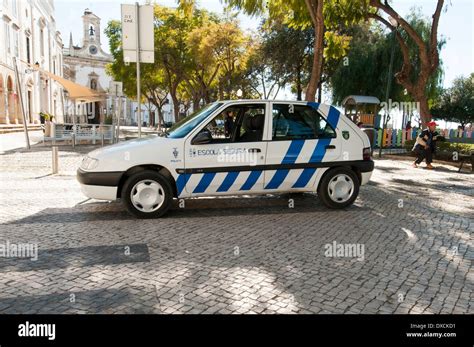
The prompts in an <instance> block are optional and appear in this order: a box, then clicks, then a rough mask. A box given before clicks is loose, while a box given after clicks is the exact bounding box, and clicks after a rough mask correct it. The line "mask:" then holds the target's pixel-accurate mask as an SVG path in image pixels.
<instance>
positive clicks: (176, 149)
mask: <svg viewBox="0 0 474 347" xmlns="http://www.w3.org/2000/svg"><path fill="white" fill-rule="evenodd" d="M178 154H179V152H178V148H176V147H174V148H173V155H174V158H175V159H176V158H178Z"/></svg>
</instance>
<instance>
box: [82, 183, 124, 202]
mask: <svg viewBox="0 0 474 347" xmlns="http://www.w3.org/2000/svg"><path fill="white" fill-rule="evenodd" d="M117 189H118V187H107V186H91V185H87V184H81V190H82V193H83V194H84V195H85V196H87V197H88V198H90V199H97V200H109V201H112V200H116V199H117Z"/></svg>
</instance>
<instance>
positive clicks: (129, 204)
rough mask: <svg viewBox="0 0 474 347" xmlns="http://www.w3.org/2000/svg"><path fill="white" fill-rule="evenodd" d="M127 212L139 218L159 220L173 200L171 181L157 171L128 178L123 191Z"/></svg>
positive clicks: (143, 172) (144, 172)
mask: <svg viewBox="0 0 474 347" xmlns="http://www.w3.org/2000/svg"><path fill="white" fill-rule="evenodd" d="M122 200H123V202H124V204H125V207H126V208H127V211H128V212H130V213H131V214H133V215H134V216H136V217H138V218H158V217H161V216H162V215H164V214H165V213H166V211H168V209H169V208H170V206H171V202H172V200H173V194H172V189H171V186H170V183H169V181H168V180H167V179H166V178H165V177H163V176H162V175H160V174H159V173H158V172H156V171H152V170H145V171H141V172H138V173H136V174H135V175H133V176H131V177H129V178H128V180H127V181H126V182H125V184H124V186H123V189H122Z"/></svg>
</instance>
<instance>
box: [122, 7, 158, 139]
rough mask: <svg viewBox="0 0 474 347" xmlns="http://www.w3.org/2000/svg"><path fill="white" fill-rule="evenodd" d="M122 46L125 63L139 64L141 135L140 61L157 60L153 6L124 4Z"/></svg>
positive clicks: (138, 109) (140, 121) (138, 120)
mask: <svg viewBox="0 0 474 347" xmlns="http://www.w3.org/2000/svg"><path fill="white" fill-rule="evenodd" d="M122 48H123V58H124V62H125V63H130V62H135V63H136V64H137V123H138V137H141V129H142V117H141V80H140V78H141V76H140V63H154V62H155V54H154V52H155V40H154V27H153V6H152V5H142V6H140V4H139V3H138V2H137V3H135V5H126V4H122Z"/></svg>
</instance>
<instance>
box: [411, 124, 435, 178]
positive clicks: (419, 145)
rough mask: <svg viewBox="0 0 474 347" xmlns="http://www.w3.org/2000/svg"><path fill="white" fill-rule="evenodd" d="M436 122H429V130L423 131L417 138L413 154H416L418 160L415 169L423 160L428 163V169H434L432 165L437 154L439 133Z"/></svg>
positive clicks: (414, 165)
mask: <svg viewBox="0 0 474 347" xmlns="http://www.w3.org/2000/svg"><path fill="white" fill-rule="evenodd" d="M437 125H438V124H436V122H429V123H428V124H427V126H428V128H426V129H425V130H423V131H422V132H421V134H420V135H419V136H418V137H417V138H416V142H415V145H414V146H413V152H415V154H416V157H417V158H416V160H415V162H414V163H413V165H412V166H413V167H414V168H417V167H418V165H419V164H421V162H422V161H423V160H425V161H426V168H427V169H430V170H431V169H433V166H432V165H431V163H432V162H433V154H434V153H435V152H436V141H437V140H438V136H439V135H438V133H437V132H436V126H437Z"/></svg>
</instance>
